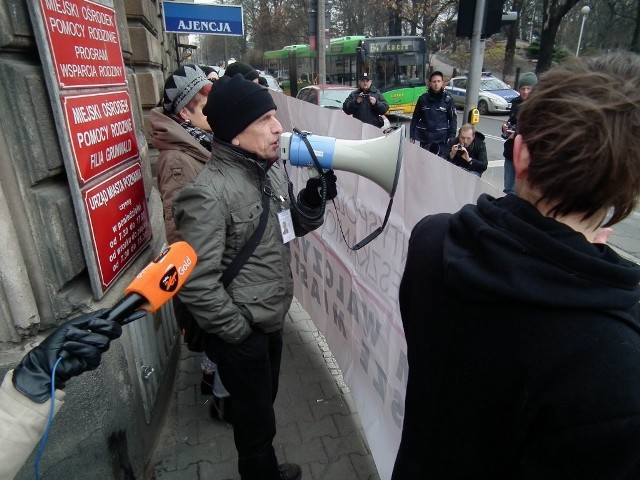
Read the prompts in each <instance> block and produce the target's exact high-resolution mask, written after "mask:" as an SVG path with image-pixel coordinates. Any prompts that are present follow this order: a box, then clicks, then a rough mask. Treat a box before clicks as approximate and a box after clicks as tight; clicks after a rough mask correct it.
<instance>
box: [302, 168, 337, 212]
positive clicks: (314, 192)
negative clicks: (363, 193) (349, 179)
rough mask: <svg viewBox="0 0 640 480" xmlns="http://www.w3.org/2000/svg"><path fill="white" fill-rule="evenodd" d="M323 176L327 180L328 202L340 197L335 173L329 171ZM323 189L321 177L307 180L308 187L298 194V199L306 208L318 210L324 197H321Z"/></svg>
mask: <svg viewBox="0 0 640 480" xmlns="http://www.w3.org/2000/svg"><path fill="white" fill-rule="evenodd" d="M322 175H323V176H324V177H325V178H326V179H327V200H331V199H333V198H336V195H338V188H337V187H336V181H337V180H338V179H337V178H336V174H335V173H333V170H327V171H326V172H325V173H323V174H322ZM321 187H322V182H321V181H320V177H311V178H310V179H309V180H307V186H306V187H305V188H303V189H302V190H301V191H300V193H299V194H298V198H299V199H300V200H301V201H302V203H303V204H304V205H305V206H306V207H309V208H318V207H319V206H320V205H321V204H322V197H320V191H319V190H320V189H321Z"/></svg>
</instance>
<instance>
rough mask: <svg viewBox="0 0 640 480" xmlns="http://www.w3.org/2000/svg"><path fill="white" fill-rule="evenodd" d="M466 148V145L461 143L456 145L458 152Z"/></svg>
mask: <svg viewBox="0 0 640 480" xmlns="http://www.w3.org/2000/svg"><path fill="white" fill-rule="evenodd" d="M463 148H464V145H463V144H461V143H459V144H457V145H456V150H462V149H463Z"/></svg>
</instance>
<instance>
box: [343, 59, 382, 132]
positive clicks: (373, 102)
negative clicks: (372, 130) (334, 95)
mask: <svg viewBox="0 0 640 480" xmlns="http://www.w3.org/2000/svg"><path fill="white" fill-rule="evenodd" d="M387 110H389V104H388V103H387V102H386V101H385V100H384V97H383V96H382V94H381V93H380V90H378V89H377V88H376V87H374V86H373V85H372V84H371V78H370V77H369V74H368V73H367V72H365V73H363V74H362V75H360V79H359V80H358V89H357V90H354V91H353V92H351V93H350V94H349V96H348V97H347V99H346V100H345V101H344V103H343V104H342V111H344V113H346V114H347V115H353V118H357V119H358V120H360V121H361V122H364V123H369V124H371V125H373V126H374V127H382V125H383V124H384V121H383V120H382V117H381V115H384V114H385V113H386V111H387Z"/></svg>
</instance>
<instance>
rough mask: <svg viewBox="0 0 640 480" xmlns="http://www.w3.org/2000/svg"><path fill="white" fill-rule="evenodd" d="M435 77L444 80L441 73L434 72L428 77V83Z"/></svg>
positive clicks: (438, 71)
mask: <svg viewBox="0 0 640 480" xmlns="http://www.w3.org/2000/svg"><path fill="white" fill-rule="evenodd" d="M435 76H440V77H442V79H443V80H444V75H443V74H442V72H441V71H440V70H436V71H435V72H433V73H432V74H431V75H429V81H431V79H432V78H433V77H435Z"/></svg>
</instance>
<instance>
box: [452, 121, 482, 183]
mask: <svg viewBox="0 0 640 480" xmlns="http://www.w3.org/2000/svg"><path fill="white" fill-rule="evenodd" d="M446 148H447V151H448V152H449V153H448V155H447V156H446V157H445V158H446V159H447V161H449V162H451V163H453V164H454V165H457V166H458V167H460V168H463V169H465V170H466V171H468V172H471V173H473V174H474V175H477V176H478V177H480V176H481V175H482V172H484V171H485V170H486V169H487V165H488V163H489V162H488V160H487V147H486V145H485V143H484V135H483V134H482V133H480V132H476V130H475V128H473V125H471V124H470V123H466V124H464V125H463V126H462V127H460V130H459V131H458V136H457V137H456V138H452V139H450V140H449V141H448V142H447V143H446Z"/></svg>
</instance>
